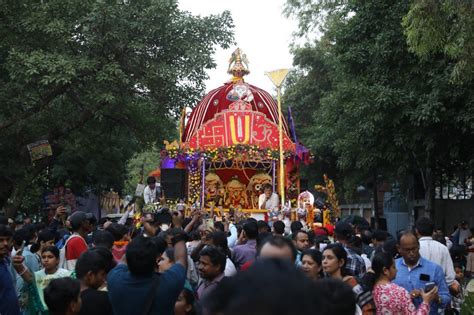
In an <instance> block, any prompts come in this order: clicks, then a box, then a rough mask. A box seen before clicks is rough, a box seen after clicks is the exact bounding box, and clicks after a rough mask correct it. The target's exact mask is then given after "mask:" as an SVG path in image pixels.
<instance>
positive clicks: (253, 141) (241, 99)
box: [161, 49, 314, 223]
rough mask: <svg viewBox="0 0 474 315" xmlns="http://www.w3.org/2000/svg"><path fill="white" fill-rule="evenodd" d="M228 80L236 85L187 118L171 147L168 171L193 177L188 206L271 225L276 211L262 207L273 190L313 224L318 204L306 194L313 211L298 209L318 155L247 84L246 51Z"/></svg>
mask: <svg viewBox="0 0 474 315" xmlns="http://www.w3.org/2000/svg"><path fill="white" fill-rule="evenodd" d="M228 73H229V74H231V75H232V77H231V79H230V80H229V82H227V83H225V84H224V85H222V86H220V87H218V88H216V89H214V90H212V91H210V92H209V93H207V95H205V96H204V98H203V99H202V100H201V101H200V102H199V103H198V104H197V106H195V107H194V109H193V110H192V112H191V113H190V115H189V118H188V119H185V118H184V115H183V118H182V120H181V126H180V139H179V141H174V142H173V143H168V142H166V148H165V149H164V150H163V151H162V162H161V168H162V171H163V169H169V168H180V169H185V170H186V174H187V176H186V178H187V180H186V188H187V189H186V196H184V197H185V200H186V203H187V204H188V205H197V206H201V205H204V207H206V208H210V207H222V208H223V209H224V211H229V209H231V210H232V209H241V211H242V212H244V213H246V214H247V215H251V216H253V217H260V218H263V217H264V216H265V217H266V215H267V213H268V211H267V210H266V209H261V208H259V203H258V200H259V195H260V194H261V193H262V186H263V185H265V184H270V185H272V187H273V191H275V192H280V198H281V197H283V198H281V199H283V200H286V202H285V203H284V204H283V205H282V209H287V211H288V213H289V215H291V216H293V219H296V217H297V216H298V212H297V210H296V209H297V208H302V209H305V211H306V212H305V214H304V215H303V214H302V213H300V214H299V215H300V217H301V218H303V216H304V218H305V220H310V221H312V220H313V218H314V214H313V212H312V206H313V202H314V197H312V195H311V194H309V192H306V193H305V194H304V196H302V197H301V198H300V199H301V200H300V202H302V200H303V199H302V198H303V197H305V198H306V199H305V200H306V201H305V202H306V204H304V203H301V204H300V206H298V195H299V194H300V178H299V167H300V164H301V163H302V162H309V160H310V152H309V151H308V150H307V149H306V148H304V147H303V146H302V145H301V144H299V143H298V141H297V139H296V135H295V132H294V127H293V126H292V123H291V122H292V119H291V116H288V117H289V119H288V121H287V119H285V117H283V116H280V115H282V113H281V110H279V107H278V104H277V102H276V100H275V99H274V98H273V97H272V96H271V95H270V94H269V93H268V92H266V91H265V90H263V89H260V88H258V87H256V86H254V85H251V84H249V83H247V82H246V81H245V80H244V76H245V75H247V74H248V73H249V69H248V62H247V59H246V56H245V55H244V54H243V53H242V51H241V50H240V49H237V50H236V51H235V52H234V53H233V54H232V57H231V59H230V63H229V68H228ZM280 117H281V122H280V121H279V119H280ZM185 120H186V121H185ZM288 122H289V123H290V124H289V123H288ZM280 156H283V162H284V163H279V159H280ZM282 166H283V167H282ZM277 178H278V179H277ZM281 192H283V194H284V195H283V196H281V194H282V193H281ZM310 195H311V196H310ZM309 203H311V207H309V206H308V205H309ZM290 209H293V211H291V210H290ZM308 211H309V212H310V213H308ZM284 212H285V211H282V212H281V213H284ZM266 218H268V217H266ZM309 223H312V222H309Z"/></svg>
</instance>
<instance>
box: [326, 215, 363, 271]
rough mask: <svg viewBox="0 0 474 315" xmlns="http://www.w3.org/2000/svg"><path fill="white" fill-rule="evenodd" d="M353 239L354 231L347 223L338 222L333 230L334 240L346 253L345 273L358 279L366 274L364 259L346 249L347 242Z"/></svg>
mask: <svg viewBox="0 0 474 315" xmlns="http://www.w3.org/2000/svg"><path fill="white" fill-rule="evenodd" d="M352 237H354V230H353V228H352V226H351V225H350V224H349V223H346V222H338V223H336V228H335V229H334V238H335V239H336V241H337V242H338V243H340V244H341V245H342V246H343V247H344V249H345V250H346V252H347V262H346V267H345V269H346V273H347V274H348V275H351V276H355V277H357V278H359V279H362V277H363V276H364V275H365V273H366V272H367V270H366V267H365V262H364V259H363V258H362V257H361V256H359V255H357V253H356V252H354V251H353V250H352V249H350V248H348V247H347V244H348V243H349V240H350V239H351V238H352Z"/></svg>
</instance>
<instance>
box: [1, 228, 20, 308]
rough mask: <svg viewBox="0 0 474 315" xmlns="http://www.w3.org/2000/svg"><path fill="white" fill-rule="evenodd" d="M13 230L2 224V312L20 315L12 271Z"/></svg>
mask: <svg viewBox="0 0 474 315" xmlns="http://www.w3.org/2000/svg"><path fill="white" fill-rule="evenodd" d="M12 236H13V233H12V231H11V230H10V229H9V228H8V227H7V226H6V225H3V224H0V314H2V315H20V306H19V304H18V297H17V295H16V290H15V286H14V285H13V278H12V275H11V273H10V247H11V243H12Z"/></svg>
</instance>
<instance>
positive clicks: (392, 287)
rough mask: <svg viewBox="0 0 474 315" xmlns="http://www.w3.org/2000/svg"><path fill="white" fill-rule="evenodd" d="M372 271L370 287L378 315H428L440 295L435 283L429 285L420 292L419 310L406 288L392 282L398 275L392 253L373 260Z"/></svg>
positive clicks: (383, 253) (384, 253)
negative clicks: (433, 302)
mask: <svg viewBox="0 0 474 315" xmlns="http://www.w3.org/2000/svg"><path fill="white" fill-rule="evenodd" d="M372 271H373V273H368V277H370V279H369V280H368V282H369V283H368V286H369V287H370V288H372V295H373V297H374V301H375V307H376V313H377V314H392V315H405V314H406V315H428V314H429V313H430V303H431V302H432V301H434V300H435V298H436V297H437V295H438V288H437V287H436V284H435V283H434V282H431V283H428V284H429V286H425V289H424V290H422V291H420V295H421V298H422V301H423V302H422V303H421V304H420V306H419V307H418V309H417V308H416V307H415V305H414V304H413V301H412V300H411V297H410V294H409V293H408V291H407V290H405V289H404V288H402V287H400V286H398V285H396V284H395V283H393V282H392V280H394V279H395V277H396V275H397V268H396V267H395V260H394V259H393V257H392V255H390V253H386V252H381V253H378V254H376V255H375V256H374V258H373V259H372Z"/></svg>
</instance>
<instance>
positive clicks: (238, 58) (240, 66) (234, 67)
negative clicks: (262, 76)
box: [227, 48, 250, 81]
mask: <svg viewBox="0 0 474 315" xmlns="http://www.w3.org/2000/svg"><path fill="white" fill-rule="evenodd" d="M227 73H228V74H232V75H233V78H232V80H233V81H235V80H239V79H242V78H243V76H244V75H246V74H249V73H250V71H249V61H248V60H247V55H245V54H244V53H243V52H242V50H241V49H240V48H237V49H236V50H235V51H234V52H233V53H232V56H231V57H230V59H229V68H228V69H227Z"/></svg>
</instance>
